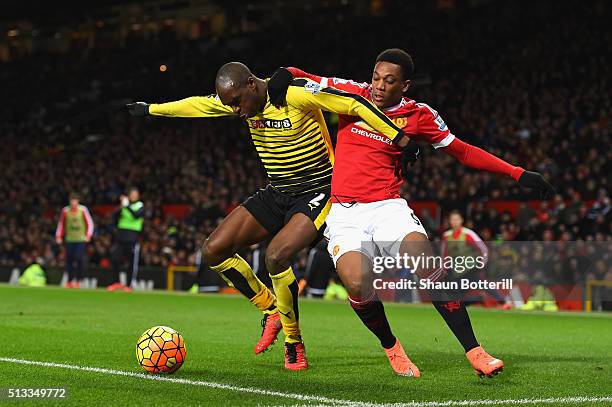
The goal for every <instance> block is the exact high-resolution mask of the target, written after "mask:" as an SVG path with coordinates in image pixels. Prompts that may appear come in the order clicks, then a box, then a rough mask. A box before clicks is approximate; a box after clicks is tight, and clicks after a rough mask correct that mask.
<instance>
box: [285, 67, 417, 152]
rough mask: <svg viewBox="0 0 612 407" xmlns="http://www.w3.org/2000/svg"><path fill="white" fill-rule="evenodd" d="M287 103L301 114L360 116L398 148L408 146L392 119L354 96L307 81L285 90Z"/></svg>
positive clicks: (364, 100) (298, 80)
mask: <svg viewBox="0 0 612 407" xmlns="http://www.w3.org/2000/svg"><path fill="white" fill-rule="evenodd" d="M287 103H288V104H291V105H293V106H296V107H298V108H301V109H304V110H311V109H321V110H325V111H327V112H333V113H337V114H345V115H350V116H359V117H361V118H362V119H363V120H364V121H365V122H366V123H368V124H369V125H370V126H372V128H373V129H375V130H376V131H378V132H379V133H382V134H384V135H385V136H387V137H388V138H389V139H391V140H392V141H393V142H396V143H399V144H400V145H401V146H404V145H405V144H406V143H407V142H408V139H407V138H406V137H404V132H403V131H402V130H401V129H400V128H399V127H397V126H396V125H395V124H394V123H393V122H392V121H391V119H389V118H388V117H387V116H385V114H384V113H383V112H381V111H380V110H379V109H378V108H377V107H376V106H375V105H374V104H373V103H372V102H370V101H369V100H367V99H366V98H364V97H362V96H359V95H356V94H352V93H346V92H342V91H340V90H338V89H333V88H329V87H323V86H321V85H320V84H318V83H316V82H314V81H310V80H307V79H296V80H294V81H293V82H292V83H291V86H289V88H288V89H287ZM400 140H401V142H400Z"/></svg>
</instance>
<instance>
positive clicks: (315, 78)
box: [286, 66, 323, 83]
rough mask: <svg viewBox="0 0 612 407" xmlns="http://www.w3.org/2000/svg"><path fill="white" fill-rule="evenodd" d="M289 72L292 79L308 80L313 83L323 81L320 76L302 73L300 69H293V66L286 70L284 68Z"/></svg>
mask: <svg viewBox="0 0 612 407" xmlns="http://www.w3.org/2000/svg"><path fill="white" fill-rule="evenodd" d="M286 69H287V70H288V71H289V72H291V75H293V77H294V78H308V79H310V80H313V81H315V82H318V83H321V80H323V77H322V76H319V75H314V74H311V73H308V72H304V71H302V70H301V69H300V68H295V67H293V66H290V67H288V68H286Z"/></svg>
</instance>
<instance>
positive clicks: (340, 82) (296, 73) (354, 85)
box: [287, 67, 370, 95]
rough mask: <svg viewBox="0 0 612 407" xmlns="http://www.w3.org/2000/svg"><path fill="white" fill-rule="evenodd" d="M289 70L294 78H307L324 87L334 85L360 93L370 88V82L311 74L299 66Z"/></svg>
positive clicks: (333, 86) (337, 87)
mask: <svg viewBox="0 0 612 407" xmlns="http://www.w3.org/2000/svg"><path fill="white" fill-rule="evenodd" d="M287 70H288V71H289V72H291V74H292V75H293V77H294V78H307V79H310V80H311V81H314V82H317V83H318V84H320V85H321V86H323V87H332V88H335V89H340V90H341V91H344V92H350V93H356V94H358V95H363V93H364V91H366V90H368V89H369V86H370V85H369V84H368V83H365V82H361V83H360V82H355V81H353V80H350V79H342V78H335V77H332V78H328V77H325V76H319V75H315V74H311V73H308V72H304V71H303V70H301V69H299V68H294V67H289V68H287Z"/></svg>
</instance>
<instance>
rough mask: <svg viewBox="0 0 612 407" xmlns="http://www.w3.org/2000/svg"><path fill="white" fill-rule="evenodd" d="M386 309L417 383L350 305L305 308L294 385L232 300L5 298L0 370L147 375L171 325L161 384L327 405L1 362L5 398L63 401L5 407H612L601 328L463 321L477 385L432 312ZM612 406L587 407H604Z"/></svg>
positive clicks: (73, 295)
mask: <svg viewBox="0 0 612 407" xmlns="http://www.w3.org/2000/svg"><path fill="white" fill-rule="evenodd" d="M386 309H387V313H388V316H389V320H390V323H391V326H392V328H393V330H394V333H395V335H396V336H398V337H399V338H400V339H401V341H402V344H403V345H404V348H405V349H406V351H407V352H408V354H409V356H410V357H411V359H412V360H413V361H414V362H415V363H416V364H417V366H419V368H420V369H421V373H422V377H421V378H419V379H411V378H405V377H398V376H395V375H394V374H393V373H392V371H391V368H390V366H389V364H388V362H387V360H386V358H385V355H384V353H383V351H382V349H381V348H380V345H379V344H378V342H377V340H376V338H375V337H374V336H373V335H372V334H370V332H368V331H367V330H366V328H365V327H363V326H362V325H361V323H360V321H359V320H358V319H357V317H356V316H355V315H354V314H353V311H352V310H351V309H350V307H349V306H348V304H346V303H340V302H338V303H336V302H322V301H315V300H303V301H302V302H301V305H300V315H301V321H302V328H303V334H304V338H305V343H306V349H307V354H308V357H309V362H310V365H311V367H310V369H309V370H307V371H302V372H291V371H286V370H285V369H284V368H283V347H282V346H281V343H280V342H278V343H277V344H276V345H275V346H274V347H273V349H272V350H271V351H269V352H267V353H264V354H262V355H258V356H256V355H255V354H254V353H253V346H254V344H255V342H256V341H257V339H258V336H259V334H260V331H261V328H260V325H259V320H260V314H259V312H258V311H257V310H256V309H254V308H253V307H252V305H251V304H249V303H248V302H247V301H246V300H244V299H242V298H239V297H233V296H221V295H210V296H209V295H188V294H180V293H179V294H167V293H160V292H153V293H131V294H127V293H115V292H113V293H108V292H105V291H102V290H65V289H60V288H42V289H29V288H14V287H9V286H6V285H2V286H0V343H2V346H1V347H0V358H15V359H23V360H31V361H45V362H55V363H63V364H68V365H75V366H87V367H97V368H104V369H113V370H119V371H126V372H134V373H144V372H142V371H141V370H140V368H139V366H138V365H137V362H136V358H135V351H134V348H135V342H136V340H137V339H138V337H139V335H140V334H141V333H142V332H143V331H145V330H146V329H147V328H149V327H151V326H154V325H167V326H170V327H173V328H174V329H176V330H178V331H179V332H181V333H182V335H183V336H184V338H185V343H186V348H187V360H186V363H185V365H184V366H183V367H182V368H181V369H180V370H179V371H178V372H177V373H175V374H174V375H172V376H168V377H171V378H177V379H185V380H188V381H194V382H195V381H206V382H214V383H219V384H227V385H230V386H235V387H241V388H244V387H248V388H253V389H262V390H269V391H276V392H282V393H291V394H293V395H306V396H318V397H325V398H326V399H314V398H308V397H306V398H304V399H299V398H296V397H283V396H281V395H273V394H267V395H266V394H254V393H249V392H244V391H240V390H239V389H236V388H211V387H207V386H204V385H197V384H193V383H191V382H159V381H153V380H146V379H144V378H142V377H133V376H117V375H111V374H107V373H104V372H90V371H79V370H70V369H64V368H58V367H51V366H32V365H23V364H17V363H14V362H8V361H0V388H9V387H22V388H23V387H66V388H68V398H67V399H66V400H59V401H54V402H40V401H31V402H27V401H7V400H0V404H3V403H6V405H13V404H14V405H27V404H29V405H42V404H41V403H43V404H45V405H47V404H53V405H58V406H84V405H120V406H132V405H142V406H155V407H157V406H164V405H173V406H183V405H232V406H234V405H247V406H250V405H306V404H317V405H322V404H323V405H330V404H340V403H341V402H340V400H342V401H345V402H346V401H353V402H355V404H354V405H360V404H359V403H370V405H378V404H385V403H410V402H413V404H412V405H415V406H421V405H423V406H425V405H427V404H425V403H422V402H444V401H449V400H473V401H476V400H518V399H527V398H538V399H539V398H558V397H561V398H563V397H578V396H580V397H610V396H612V374H611V370H610V368H611V365H610V361H611V359H612V318H611V317H610V316H609V315H584V314H567V313H559V314H553V315H551V314H546V315H545V314H538V313H533V314H529V313H522V312H503V311H496V310H483V309H471V317H472V323H473V325H474V328H475V331H476V333H477V336H478V338H479V340H480V341H481V343H482V344H483V346H484V347H485V349H487V350H488V351H489V352H490V353H492V354H493V355H494V356H496V357H499V358H501V359H503V360H504V362H505V364H506V368H505V370H504V372H503V373H502V374H501V375H499V376H497V377H495V378H493V379H488V378H485V379H479V378H477V377H476V375H475V374H474V373H473V370H472V369H471V367H470V365H469V363H468V362H467V360H466V358H465V356H464V354H463V352H462V348H461V347H460V345H459V343H458V342H457V341H456V339H455V338H454V337H453V336H452V334H451V332H450V331H449V330H448V329H447V328H446V326H445V325H444V322H443V321H442V319H441V318H440V317H439V316H438V314H437V313H436V312H435V310H434V309H433V307H431V306H428V305H427V304H424V305H420V306H414V305H401V304H387V305H386ZM334 400H335V401H334ZM610 400H611V401H603V402H602V401H601V400H599V402H595V401H591V402H587V404H594V405H595V404H596V405H610V404H612V399H610ZM414 402H416V403H414ZM11 403H13V404H11ZM487 403H489V404H491V402H487ZM608 403H609V404H608ZM489 404H487V405H489ZM507 404H508V402H506V405H507ZM555 404H556V403H549V404H547V405H555ZM361 405H367V404H361ZM431 405H434V406H435V405H437V404H431ZM563 405H574V404H573V402H572V403H568V402H567V401H566V402H565V404H563Z"/></svg>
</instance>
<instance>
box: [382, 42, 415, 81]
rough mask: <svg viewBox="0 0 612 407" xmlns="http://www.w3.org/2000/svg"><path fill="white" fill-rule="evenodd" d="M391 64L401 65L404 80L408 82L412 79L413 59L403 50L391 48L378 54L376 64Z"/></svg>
mask: <svg viewBox="0 0 612 407" xmlns="http://www.w3.org/2000/svg"><path fill="white" fill-rule="evenodd" d="M378 62H390V63H392V64H395V65H399V66H400V67H401V68H402V79H403V80H407V79H411V78H412V73H413V72H414V63H413V62H412V57H411V56H410V54H408V53H407V52H406V51H404V50H403V49H399V48H389V49H386V50H384V51H383V52H381V53H380V54H378V56H377V57H376V63H378Z"/></svg>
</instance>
